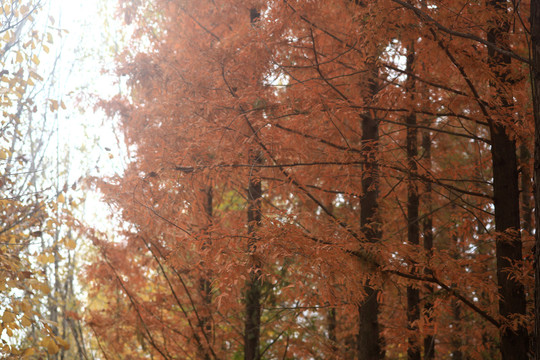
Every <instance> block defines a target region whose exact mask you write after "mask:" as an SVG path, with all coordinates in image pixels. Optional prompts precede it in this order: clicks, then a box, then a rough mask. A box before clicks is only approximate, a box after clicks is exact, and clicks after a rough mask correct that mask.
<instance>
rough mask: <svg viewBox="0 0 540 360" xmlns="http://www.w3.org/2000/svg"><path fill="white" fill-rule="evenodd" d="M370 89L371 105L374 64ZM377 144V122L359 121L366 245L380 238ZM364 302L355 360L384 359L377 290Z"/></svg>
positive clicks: (369, 116)
mask: <svg viewBox="0 0 540 360" xmlns="http://www.w3.org/2000/svg"><path fill="white" fill-rule="evenodd" d="M368 66H369V67H370V68H371V69H370V74H369V89H368V91H367V94H366V96H365V97H364V98H365V99H366V101H370V100H371V99H372V98H373V96H374V95H375V94H376V92H377V76H378V69H377V66H376V64H369V65H368ZM378 141H379V121H378V120H377V119H376V117H375V116H373V115H372V114H370V113H366V114H364V116H363V118H362V147H363V152H364V159H365V161H366V165H365V166H364V169H363V174H362V193H363V196H362V198H361V199H360V226H361V228H362V232H363V234H364V236H365V238H366V240H367V241H369V242H373V243H374V242H378V241H379V240H380V238H381V236H382V234H381V227H380V220H379V217H378V216H379V215H378V209H379V204H378V196H379V184H378V181H379V165H378V163H377V151H378ZM365 292H366V298H365V300H364V302H363V303H362V304H361V305H360V306H359V307H358V314H359V330H358V343H357V353H358V360H375V359H382V358H384V352H383V350H382V347H381V339H380V330H379V320H378V314H379V302H378V300H377V293H378V290H377V289H375V288H373V287H372V286H370V285H369V284H366V286H365Z"/></svg>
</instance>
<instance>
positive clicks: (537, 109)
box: [530, 0, 540, 360]
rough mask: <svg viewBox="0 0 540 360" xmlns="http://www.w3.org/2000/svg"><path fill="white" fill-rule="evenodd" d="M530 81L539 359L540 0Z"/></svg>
mask: <svg viewBox="0 0 540 360" xmlns="http://www.w3.org/2000/svg"><path fill="white" fill-rule="evenodd" d="M530 21H531V53H532V59H531V61H532V62H531V78H532V79H531V83H532V98H533V106H534V111H533V113H534V207H535V210H536V211H535V235H536V240H535V252H534V264H535V269H534V276H535V282H534V300H535V301H534V320H535V326H534V334H535V341H534V350H535V351H534V353H535V359H537V360H538V359H540V341H538V339H539V337H540V0H531V15H530Z"/></svg>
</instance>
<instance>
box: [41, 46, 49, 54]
mask: <svg viewBox="0 0 540 360" xmlns="http://www.w3.org/2000/svg"><path fill="white" fill-rule="evenodd" d="M42 47H43V51H45V52H46V53H47V54H48V53H49V47H48V46H47V45H42Z"/></svg>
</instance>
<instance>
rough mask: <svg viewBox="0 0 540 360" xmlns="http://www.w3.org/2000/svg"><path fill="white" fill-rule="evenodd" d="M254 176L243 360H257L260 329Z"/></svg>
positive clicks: (255, 159) (255, 157) (258, 193)
mask: <svg viewBox="0 0 540 360" xmlns="http://www.w3.org/2000/svg"><path fill="white" fill-rule="evenodd" d="M261 156H262V154H260V153H259V152H253V153H252V155H251V156H250V157H251V163H253V164H256V163H257V164H260V163H261ZM255 176H256V170H253V173H252V174H251V176H250V179H249V184H248V191H247V198H248V211H247V222H248V236H249V240H248V254H249V256H250V262H251V264H250V265H251V269H250V271H249V280H248V281H247V289H246V294H245V301H246V319H245V328H244V359H245V360H257V359H259V356H260V354H259V342H260V329H261V288H262V283H261V278H260V275H261V267H260V264H259V261H258V260H257V257H256V255H255V251H256V249H257V236H256V229H257V227H258V226H259V225H260V222H261V198H262V187H261V181H260V179H259V178H257V177H255Z"/></svg>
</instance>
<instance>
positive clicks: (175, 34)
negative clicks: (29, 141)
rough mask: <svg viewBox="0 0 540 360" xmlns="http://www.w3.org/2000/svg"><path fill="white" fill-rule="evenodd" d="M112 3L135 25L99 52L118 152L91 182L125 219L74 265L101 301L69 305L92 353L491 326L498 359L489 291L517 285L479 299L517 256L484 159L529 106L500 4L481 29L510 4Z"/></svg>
mask: <svg viewBox="0 0 540 360" xmlns="http://www.w3.org/2000/svg"><path fill="white" fill-rule="evenodd" d="M122 4H123V6H124V9H123V10H124V12H125V14H127V15H126V19H130V20H131V21H132V22H133V24H134V25H136V26H137V31H136V32H135V37H134V40H133V43H132V46H131V49H130V51H128V52H126V54H125V56H124V58H123V59H121V63H120V64H121V72H122V73H123V74H125V75H127V76H128V79H129V80H128V85H129V87H130V91H131V92H130V95H129V96H127V97H124V98H118V99H117V100H116V101H113V102H110V103H109V104H108V105H107V108H108V109H109V110H110V111H111V114H118V115H119V116H120V119H121V120H120V127H121V128H122V130H123V131H124V133H125V135H126V141H127V143H128V147H129V148H130V149H131V150H132V154H133V157H132V162H131V164H130V166H129V167H128V169H127V170H126V172H125V174H123V176H121V177H118V178H115V179H110V180H109V181H108V184H103V185H102V189H103V191H104V193H105V194H106V196H107V198H108V199H109V201H110V202H111V203H112V204H113V205H114V206H115V208H117V209H118V210H119V211H118V214H119V216H120V220H121V221H122V223H123V226H121V227H119V228H121V229H124V230H125V231H123V232H122V233H121V234H119V238H118V240H114V241H112V240H111V241H104V239H103V236H102V235H96V237H95V241H96V244H97V245H98V246H99V253H100V254H101V258H99V257H98V258H97V259H96V262H95V264H94V265H93V266H92V267H90V269H89V271H88V272H87V273H88V278H89V279H91V281H92V282H93V284H95V286H94V290H93V291H94V293H95V294H96V298H99V295H100V294H102V295H101V297H102V298H103V297H105V298H106V299H109V300H107V301H104V302H103V303H102V304H100V306H97V307H95V308H94V309H93V311H92V314H91V318H89V321H90V323H91V324H92V326H93V329H94V330H95V332H96V334H97V337H98V339H100V341H101V342H102V344H103V348H104V349H105V350H104V351H105V352H108V353H113V352H114V351H121V352H122V354H124V355H125V356H131V357H135V356H139V355H137V351H135V350H134V349H140V357H144V356H149V354H151V355H153V356H160V357H163V358H175V357H178V356H177V355H176V354H182V356H184V357H186V356H187V357H194V358H210V359H214V358H216V359H217V358H235V357H236V358H239V357H240V358H241V357H245V358H249V359H252V358H253V359H255V358H260V359H263V358H287V357H289V358H290V357H294V358H330V357H332V356H333V357H337V358H350V357H352V356H355V355H353V354H354V353H356V357H359V358H368V359H373V358H381V357H383V356H388V357H390V358H399V357H402V356H405V354H406V353H407V352H408V350H409V351H410V352H411V357H412V358H419V355H420V354H421V353H422V350H423V352H424V354H425V358H434V357H438V358H445V357H449V356H451V354H454V355H455V356H457V354H462V356H463V357H466V358H478V359H480V358H482V357H484V358H485V357H486V356H491V353H490V351H491V348H492V347H493V346H495V344H496V341H491V340H490V339H493V338H495V337H496V336H497V335H496V334H497V333H498V332H500V333H501V335H502V337H501V339H502V340H503V341H502V343H501V344H503V346H502V348H503V349H502V354H503V356H504V357H505V358H509V356H510V355H508V351H507V350H505V349H507V347H508V346H507V345H508V344H509V342H508V339H509V336H514V335H515V334H517V338H516V344H517V343H520V341H522V340H523V337H526V331H525V333H523V329H525V326H526V324H527V318H526V317H525V313H524V312H522V310H521V309H517V308H512V309H510V310H508V311H506V310H505V309H504V308H501V309H498V308H497V306H496V304H497V303H499V301H500V302H501V304H511V303H512V301H513V300H516V301H517V302H520V301H521V300H522V299H523V296H525V295H526V294H528V293H529V292H525V291H524V292H522V293H520V292H519V291H518V292H516V293H513V294H511V295H508V294H506V293H504V294H501V296H498V295H497V284H496V283H495V281H494V280H493V279H494V278H495V277H496V276H497V274H499V280H500V281H502V283H501V284H502V285H504V286H502V287H501V291H503V288H505V286H506V285H508V286H510V287H512V286H514V287H515V289H518V290H519V289H523V290H524V289H525V288H526V286H529V285H527V284H528V281H529V280H530V278H529V277H527V276H526V274H527V269H528V268H529V266H530V264H529V263H526V262H523V261H522V260H523V259H521V256H520V255H519V254H518V253H515V254H513V255H512V254H511V255H512V256H513V257H514V258H513V261H511V262H508V260H506V258H505V257H504V256H503V255H502V254H503V253H505V246H506V245H507V244H506V243H505V242H504V241H503V238H504V237H505V236H508V235H512V236H514V240H515V241H514V242H513V243H512V242H510V243H508V244H514V245H515V246H516V247H518V244H517V242H516V241H519V237H518V236H517V235H516V232H517V231H518V230H519V220H520V219H519V212H518V213H517V216H518V217H517V225H515V224H514V223H512V224H514V225H512V226H510V228H514V229H515V232H514V233H512V232H509V233H507V234H503V233H502V232H501V229H502V228H501V226H502V225H501V224H502V223H501V221H503V220H501V219H500V211H504V209H503V210H501V206H502V205H501V204H500V203H499V201H504V199H505V196H508V198H509V199H508V201H512V204H515V201H516V198H514V197H513V195H512V196H510V194H514V193H513V192H511V191H508V193H505V194H501V191H502V190H501V189H500V188H499V186H500V185H501V183H500V181H503V180H505V178H504V176H502V175H501V172H500V170H501V169H500V168H498V170H496V171H495V169H494V168H493V166H492V164H493V162H494V161H495V162H497V166H499V165H501V164H500V163H499V162H498V161H499V160H498V159H499V158H498V157H499V156H503V157H504V156H509V157H512V151H510V150H512V148H511V146H512V142H513V141H514V140H515V139H516V138H519V139H524V138H526V137H525V136H523V134H526V133H527V131H528V130H529V128H528V127H527V125H526V124H527V123H526V121H523V122H517V121H514V117H515V116H516V114H517V113H519V114H523V116H525V117H526V116H527V114H528V113H530V109H529V108H528V105H527V101H526V99H527V94H526V92H525V91H524V90H522V88H523V84H524V81H525V80H524V79H525V76H524V74H525V69H524V67H519V66H514V65H515V64H516V62H517V61H521V60H519V59H520V56H519V55H518V54H519V53H520V52H521V51H522V50H523V49H524V48H525V47H526V44H525V42H524V39H525V35H524V31H525V30H524V29H523V27H522V26H521V25H520V23H519V22H518V21H517V17H516V22H515V24H516V25H515V26H514V27H513V28H512V31H513V33H512V37H510V38H508V39H511V41H512V43H511V44H506V43H504V42H500V40H499V39H498V36H499V35H497V34H498V33H497V34H496V36H495V40H493V39H491V38H490V39H487V40H486V36H487V35H486V34H488V32H489V31H491V30H490V29H494V27H493V24H497V21H499V19H504V16H517V15H516V14H517V12H514V13H511V12H507V13H506V12H502V13H504V14H505V15H504V16H502V17H500V16H499V15H500V14H501V13H500V12H499V10H497V9H496V6H495V7H493V6H491V7H486V6H485V4H481V3H471V2H465V1H463V2H461V1H452V2H448V4H446V6H444V7H443V6H440V4H438V3H433V4H431V3H429V4H428V3H425V2H418V3H416V2H404V1H400V0H388V1H377V2H366V3H358V2H351V1H342V2H335V3H332V4H328V3H327V2H323V1H302V0H296V1H291V0H287V1H276V2H264V3H263V2H253V3H249V4H245V3H242V2H240V1H232V0H227V1H225V0H222V1H202V2H197V3H195V2H187V3H184V2H179V1H161V0H156V1H153V2H148V3H147V4H134V3H130V2H123V3H122ZM428 5H429V6H428ZM253 9H258V11H257V12H258V13H259V14H260V16H259V20H258V21H256V22H255V23H250V22H249V21H247V19H248V16H252V17H253V14H254V12H253ZM516 10H519V9H516ZM456 14H460V15H459V16H457V15H456ZM504 21H507V20H504ZM504 21H503V23H504ZM502 28H504V26H503V27H502ZM509 31H510V30H509ZM450 35H451V36H450ZM490 36H491V35H490ZM501 36H502V35H501ZM502 38H504V39H506V36H502ZM505 41H510V40H505ZM413 47H414V51H412V49H413ZM501 47H502V48H501ZM505 49H506V50H505ZM508 49H512V51H511V52H510V53H508V51H510V50H508ZM488 50H489V51H488ZM412 54H414V65H413V61H412V60H413V58H412V56H411V55H412ZM498 54H503V55H504V56H513V57H514V59H516V61H513V60H512V61H511V62H510V63H505V62H504V61H503V60H504V59H502V58H501V59H502V60H501V59H499V58H498V56H499V55H498ZM408 56H409V57H410V58H409V61H407V57H408ZM407 63H408V65H409V66H407ZM506 71H509V72H510V74H511V75H512V76H511V78H512V81H509V80H510V79H507V78H505V77H504V76H506V75H505V74H506ZM506 80H508V81H506ZM503 98H505V99H506V100H504V101H506V103H505V104H506V105H507V106H505V107H500V106H498V105H500V104H503V103H502V102H501V101H503V100H501V99H503ZM510 99H512V101H510ZM501 108H502V110H501ZM424 119H425V120H426V121H424ZM427 119H429V121H428V120H427ZM419 130H421V131H423V132H425V134H427V136H424V141H423V144H422V147H423V152H422V154H419V153H418V140H417V138H418V132H419ZM495 130H496V131H495ZM497 136H498V137H500V138H497ZM499 140H500V142H499ZM520 141H521V140H520ZM501 144H502V145H501ZM404 145H405V146H404ZM506 145H509V146H510V147H508V149H507V147H506ZM501 146H502V148H501ZM514 150H515V146H514ZM501 151H502V152H503V153H501ZM513 153H514V154H515V151H514V152H513ZM501 166H502V165H501ZM507 166H509V169H508V171H506V170H504V169H503V170H504V171H505V172H504V173H507V175H510V174H515V175H516V176H517V163H513V165H512V164H510V165H508V164H507ZM510 168H511V169H510ZM492 169H493V172H492ZM510 170H512V171H510ZM514 170H515V171H514ZM497 171H499V172H497ZM504 173H503V174H504ZM501 179H502V180H501ZM516 179H517V177H516ZM516 181H517V180H516ZM421 185H423V186H421ZM516 186H517V182H516ZM246 187H247V189H246ZM201 189H211V193H210V192H208V191H201ZM422 192H423V193H422ZM209 194H211V201H210V204H211V206H210V208H209V207H208V204H209V201H208V198H209V197H210V196H209ZM420 199H423V200H424V201H423V202H422V206H420V203H419V202H420ZM517 201H519V197H518V198H517ZM503 203H504V202H503ZM205 204H206V207H205ZM494 207H495V210H496V213H495V214H493V208H494ZM518 209H519V208H518ZM209 210H211V211H209ZM497 211H498V212H499V213H497ZM210 213H211V219H212V221H211V224H210V225H209V223H208V221H206V220H205V219H207V218H208V215H209V214H210ZM246 214H247V222H246ZM511 215H512V216H514V217H513V218H512V219H513V220H512V221H514V222H515V220H516V219H515V214H514V213H512V214H511ZM509 216H510V215H509ZM359 218H360V221H358V219H359ZM509 219H510V218H509V217H508V218H507V219H506V220H509ZM506 220H504V221H506ZM421 222H422V223H423V228H424V230H423V232H422V234H420V228H419V224H420V223H421ZM503 225H504V224H503ZM516 226H517V227H516ZM503 227H504V226H503ZM479 228H481V231H480V230H479ZM507 228H508V227H507ZM507 228H504V230H506V229H507ZM421 235H422V236H423V245H421V242H420V236H421ZM494 240H496V242H497V244H499V245H498V247H497V246H494V244H495V241H494ZM434 244H436V246H434ZM246 250H247V251H246ZM122 256H123V257H122ZM128 259H129V260H128ZM497 260H498V263H497V262H496V261H497ZM505 261H507V263H505ZM497 266H498V267H497ZM411 270H412V271H411ZM498 270H499V271H498ZM503 274H504V276H503ZM145 277H148V278H149V279H150V280H148V279H145ZM501 279H502V280H501ZM506 280H508V281H509V282H507V283H505V282H504V281H506ZM201 281H202V282H201ZM201 284H203V286H201ZM244 285H247V289H246V287H244ZM422 285H426V286H425V287H424V286H422ZM404 289H408V291H407V292H408V293H410V294H411V295H412V296H411V297H410V301H409V304H410V308H408V306H407V295H406V294H404ZM201 290H202V291H201ZM250 290H253V291H250ZM506 290H508V288H506ZM506 290H504V291H506ZM197 294H199V295H200V296H199V295H197ZM522 295H523V296H522ZM110 299H115V301H111V300H110ZM420 299H423V300H424V311H423V312H421V311H420V306H421V303H420ZM505 299H506V300H505ZM509 299H510V300H512V301H509ZM328 308H330V309H335V311H334V312H330V314H329V313H328ZM456 309H459V311H456ZM411 310H414V311H411ZM505 311H506V312H505ZM413 312H414V314H413ZM411 315H414V316H411ZM107 316H109V318H110V319H114V321H112V320H110V319H107ZM328 319H330V325H331V326H328ZM209 323H211V325H210V326H209V327H208V326H206V325H207V324H209ZM408 328H409V331H406V330H407V329H408ZM241 329H244V330H241ZM435 329H436V331H437V332H436V333H434V331H435ZM458 330H459V334H458V333H457V331H458ZM512 334H514V335H512ZM457 335H459V336H460V341H459V343H458V342H454V343H452V342H451V341H449V339H452V338H456V336H457ZM120 338H122V339H125V341H124V343H119V339H120ZM381 338H384V339H385V340H384V341H381ZM422 338H424V341H423V342H422V341H421V340H420V339H422ZM434 339H436V340H434ZM486 339H488V340H489V342H490V344H486ZM518 340H519V341H518ZM434 341H436V342H437V346H436V348H437V352H436V354H434V353H433V344H434ZM409 343H410V345H409ZM128 344H129V345H128ZM137 344H139V345H137ZM504 344H506V345H504ZM422 346H424V349H421V347H422ZM505 346H506V347H505ZM520 349H521V350H519V351H518V353H520V354H523V351H524V350H523V348H520ZM412 352H414V354H412ZM383 354H386V355H383ZM430 354H431V355H430ZM520 356H521V355H520Z"/></svg>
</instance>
